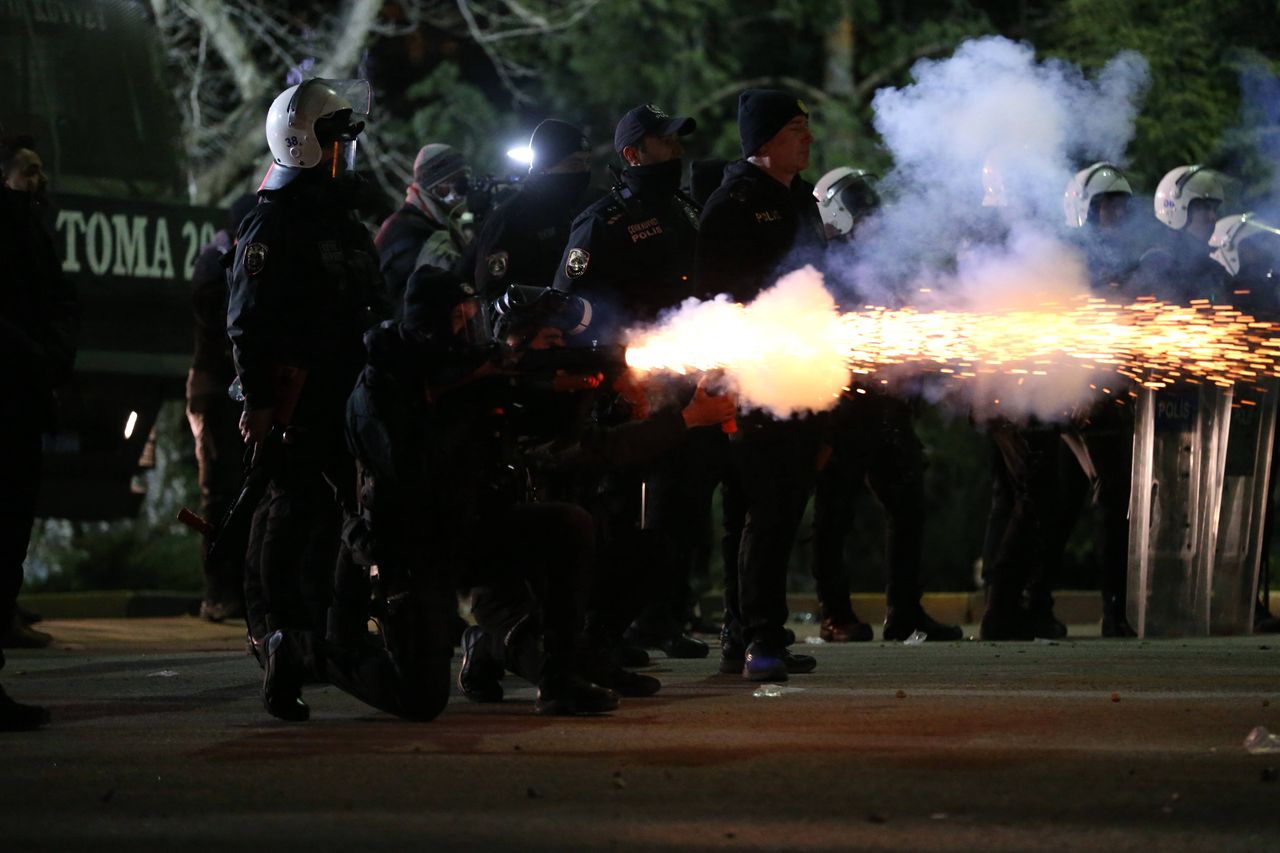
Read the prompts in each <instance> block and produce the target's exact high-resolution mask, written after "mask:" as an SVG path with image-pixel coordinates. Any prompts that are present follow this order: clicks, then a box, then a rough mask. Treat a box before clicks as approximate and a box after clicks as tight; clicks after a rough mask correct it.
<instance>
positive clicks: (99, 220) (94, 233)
mask: <svg viewBox="0 0 1280 853" xmlns="http://www.w3.org/2000/svg"><path fill="white" fill-rule="evenodd" d="M84 256H85V258H87V259H88V261H89V272H91V273H93V274H94V275H104V274H105V273H106V271H107V270H108V269H109V268H110V267H111V226H110V225H109V224H108V223H107V217H106V215H104V214H102V213H95V214H93V215H92V216H90V217H89V224H88V225H87V226H85V229H84Z"/></svg>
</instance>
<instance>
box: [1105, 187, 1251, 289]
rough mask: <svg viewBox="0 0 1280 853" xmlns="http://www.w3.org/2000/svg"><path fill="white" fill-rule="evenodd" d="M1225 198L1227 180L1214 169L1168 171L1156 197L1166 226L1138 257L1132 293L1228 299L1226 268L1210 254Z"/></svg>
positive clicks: (1157, 190) (1159, 215)
mask: <svg viewBox="0 0 1280 853" xmlns="http://www.w3.org/2000/svg"><path fill="white" fill-rule="evenodd" d="M1225 199H1226V185H1225V181H1224V179H1223V176H1222V174H1221V173H1219V172H1217V171H1215V170H1213V169H1210V168H1207V167H1205V166H1202V165H1199V164H1196V165H1190V166H1179V167H1177V168H1176V169H1171V170H1170V171H1169V172H1168V173H1166V174H1165V176H1164V177H1163V178H1161V179H1160V184H1159V185H1158V186H1157V187H1156V194H1155V198H1154V199H1153V200H1152V203H1153V205H1154V207H1155V215H1156V219H1158V220H1159V221H1160V222H1161V223H1162V224H1164V225H1165V226H1166V229H1165V230H1164V231H1163V232H1162V234H1161V236H1160V237H1159V238H1158V240H1157V242H1156V244H1155V245H1154V246H1152V247H1151V248H1150V249H1148V250H1147V251H1146V252H1145V253H1143V255H1142V257H1141V258H1140V259H1139V266H1138V269H1137V271H1136V272H1135V273H1134V276H1133V278H1132V284H1131V286H1130V287H1129V288H1128V290H1129V291H1130V292H1129V294H1128V295H1130V296H1156V297H1157V298H1159V299H1163V300H1165V301H1167V302H1178V303H1183V304H1186V303H1188V302H1190V301H1191V300H1192V299H1208V300H1210V301H1211V302H1215V303H1218V302H1229V301H1230V300H1229V299H1228V298H1227V297H1228V280H1227V274H1226V271H1225V270H1223V269H1222V267H1221V266H1219V265H1218V264H1217V263H1216V262H1215V261H1214V260H1213V259H1212V258H1211V257H1210V256H1209V253H1210V246H1209V239H1210V238H1211V237H1212V236H1213V229H1214V226H1215V225H1216V224H1217V221H1218V210H1219V209H1220V208H1221V207H1222V203H1223V201H1224V200H1225Z"/></svg>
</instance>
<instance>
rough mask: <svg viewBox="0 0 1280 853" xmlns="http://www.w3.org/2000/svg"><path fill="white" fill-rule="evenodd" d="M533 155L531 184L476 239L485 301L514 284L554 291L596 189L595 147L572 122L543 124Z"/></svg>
mask: <svg viewBox="0 0 1280 853" xmlns="http://www.w3.org/2000/svg"><path fill="white" fill-rule="evenodd" d="M529 149H530V150H531V151H532V152H533V162H532V163H530V164H529V176H530V177H529V179H528V180H527V181H525V182H524V183H523V184H521V186H520V189H518V190H517V191H516V192H515V193H514V194H512V195H511V196H510V197H509V198H508V199H507V200H506V201H504V202H502V204H501V205H500V206H499V207H498V208H497V209H496V210H494V211H493V212H492V213H491V214H489V216H488V218H487V219H486V220H485V223H484V227H483V228H481V230H480V235H479V237H477V238H476V244H475V284H476V290H477V292H478V293H479V295H480V296H481V297H482V298H484V299H488V300H492V299H496V298H497V297H498V296H500V295H501V294H502V292H503V290H505V289H506V287H507V285H509V284H524V285H534V286H538V287H547V286H550V284H551V283H552V282H553V281H554V280H555V277H556V271H557V270H558V269H559V267H560V258H561V256H562V255H563V254H564V247H565V243H566V242H567V241H568V239H569V229H570V225H571V224H572V222H573V218H574V216H575V215H576V214H577V213H578V211H579V210H580V209H581V204H582V198H583V194H584V193H585V192H586V191H587V187H588V186H589V185H590V183H591V147H590V145H589V144H588V143H587V137H586V136H585V135H583V133H582V131H581V130H579V129H578V128H576V127H574V126H573V125H571V124H569V123H568V122H563V121H560V120H558V119H553V118H549V119H546V120H545V121H543V122H542V123H541V124H539V125H538V126H537V127H536V128H534V131H533V135H532V136H531V137H530V138H529Z"/></svg>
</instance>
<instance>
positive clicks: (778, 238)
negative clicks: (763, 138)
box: [694, 160, 826, 302]
mask: <svg viewBox="0 0 1280 853" xmlns="http://www.w3.org/2000/svg"><path fill="white" fill-rule="evenodd" d="M825 245H826V234H825V231H824V230H823V227H822V216H821V214H819V213H818V203H817V202H816V201H814V198H813V185H812V184H810V183H808V182H807V181H804V180H802V179H801V178H800V177H798V176H797V177H796V178H795V180H793V181H792V182H791V186H790V187H784V186H783V185H782V184H781V183H779V182H778V181H776V180H774V179H773V178H771V177H769V175H768V174H767V173H765V172H764V170H762V169H760V168H759V167H758V166H755V165H754V164H752V163H750V162H748V161H746V160H739V161H737V162H734V163H730V164H729V165H728V166H727V167H725V172H724V182H723V183H721V184H720V188H719V189H717V190H716V191H715V192H713V193H712V194H711V197H710V198H709V199H707V206H706V207H705V208H704V209H703V211H702V222H701V226H700V231H699V234H698V249H697V255H696V259H695V264H694V281H695V282H697V286H698V290H699V291H700V293H701V295H702V296H703V297H705V298H709V297H711V296H714V295H716V294H718V293H727V294H729V295H730V296H731V297H733V299H734V300H736V301H738V302H748V301H750V300H751V299H753V298H755V296H756V295H758V294H759V293H760V291H761V290H763V289H764V288H766V287H768V286H769V285H771V284H773V282H774V281H775V280H777V278H778V277H779V276H780V275H782V274H784V273H787V272H790V271H792V270H795V269H799V268H800V267H802V266H804V265H805V264H806V263H812V264H814V265H815V266H817V267H818V268H819V269H821V265H822V250H823V247H824V246H825Z"/></svg>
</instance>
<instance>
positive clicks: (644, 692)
mask: <svg viewBox="0 0 1280 853" xmlns="http://www.w3.org/2000/svg"><path fill="white" fill-rule="evenodd" d="M578 674H579V675H581V676H582V677H583V678H585V679H586V680H587V681H590V682H591V683H592V684H598V685H600V686H601V687H607V688H609V689H610V690H612V691H614V692H615V693H617V694H618V695H619V696H626V697H637V696H652V695H653V694H655V693H657V692H658V691H659V690H661V689H662V682H661V681H659V680H658V679H656V678H654V677H653V676H650V675H641V674H640V673H638V672H631V671H629V670H626V669H623V668H622V667H620V666H618V665H617V664H616V663H614V660H613V655H612V654H611V653H610V650H609V648H608V647H607V646H606V645H604V644H601V643H599V642H597V641H596V640H595V638H593V637H592V636H590V635H587V634H584V635H583V638H582V641H581V642H580V643H579V644H578Z"/></svg>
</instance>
